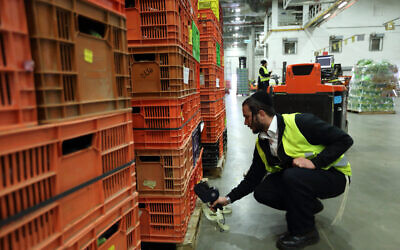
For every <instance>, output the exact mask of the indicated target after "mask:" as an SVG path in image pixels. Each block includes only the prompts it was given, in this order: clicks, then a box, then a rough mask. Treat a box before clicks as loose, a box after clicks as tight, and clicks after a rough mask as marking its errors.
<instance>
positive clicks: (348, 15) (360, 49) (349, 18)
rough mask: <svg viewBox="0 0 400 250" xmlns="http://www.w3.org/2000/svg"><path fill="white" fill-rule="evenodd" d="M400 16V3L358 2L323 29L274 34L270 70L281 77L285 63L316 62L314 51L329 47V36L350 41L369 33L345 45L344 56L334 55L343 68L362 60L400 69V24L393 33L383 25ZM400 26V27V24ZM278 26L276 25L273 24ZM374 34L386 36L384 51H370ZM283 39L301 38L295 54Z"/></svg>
mask: <svg viewBox="0 0 400 250" xmlns="http://www.w3.org/2000/svg"><path fill="white" fill-rule="evenodd" d="M273 7H274V6H273ZM399 13H400V1H398V0H358V1H357V2H356V3H355V4H353V5H352V6H350V7H349V8H348V9H346V10H344V11H342V12H341V13H339V14H338V15H337V16H336V17H334V18H332V19H331V20H328V21H327V22H325V23H324V24H322V25H321V26H320V27H317V28H314V29H309V30H306V31H285V32H272V34H271V35H270V36H269V37H268V39H267V40H266V43H268V49H269V51H268V53H267V54H268V55H269V57H268V60H269V62H270V63H269V68H271V69H272V70H273V71H274V73H278V74H279V75H280V74H281V72H282V62H283V61H287V63H288V64H294V63H306V62H314V61H315V56H314V51H317V50H320V49H322V48H324V47H329V36H332V35H335V36H343V38H348V37H351V36H353V35H357V34H365V37H364V41H357V39H356V41H355V42H354V43H353V42H352V41H351V39H350V40H349V41H348V43H347V45H343V47H342V52H341V53H330V54H333V55H334V56H335V62H336V63H341V64H342V67H347V66H350V67H351V66H353V65H354V64H355V63H356V62H357V61H358V60H360V59H363V58H371V59H374V60H378V61H381V60H382V59H386V60H389V61H390V62H392V63H396V64H397V65H398V66H400V46H399V45H398V44H399V41H400V25H396V26H395V30H391V31H386V30H385V27H384V26H383V23H385V22H387V21H390V20H392V19H394V18H397V17H399ZM273 21H274V18H273ZM396 23H397V24H399V21H397V22H396ZM274 27H275V28H276V25H274V23H273V27H272V28H274ZM278 28H282V27H278ZM285 28H287V27H285ZM295 28H296V27H295ZM371 33H382V34H384V38H383V50H382V51H369V36H370V34H371ZM283 38H297V39H298V42H297V53H296V54H295V55H284V54H283V44H282V39H283Z"/></svg>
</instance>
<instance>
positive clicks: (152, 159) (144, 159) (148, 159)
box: [139, 156, 161, 162]
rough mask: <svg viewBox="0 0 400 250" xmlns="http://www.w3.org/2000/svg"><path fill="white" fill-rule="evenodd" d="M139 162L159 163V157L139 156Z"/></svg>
mask: <svg viewBox="0 0 400 250" xmlns="http://www.w3.org/2000/svg"><path fill="white" fill-rule="evenodd" d="M139 159H140V161H141V162H161V157H160V156H139Z"/></svg>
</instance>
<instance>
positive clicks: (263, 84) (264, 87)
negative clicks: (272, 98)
mask: <svg viewBox="0 0 400 250" xmlns="http://www.w3.org/2000/svg"><path fill="white" fill-rule="evenodd" d="M268 86H269V80H268V81H265V82H261V81H258V86H257V90H262V91H267V89H268Z"/></svg>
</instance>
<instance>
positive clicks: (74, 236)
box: [0, 189, 138, 249]
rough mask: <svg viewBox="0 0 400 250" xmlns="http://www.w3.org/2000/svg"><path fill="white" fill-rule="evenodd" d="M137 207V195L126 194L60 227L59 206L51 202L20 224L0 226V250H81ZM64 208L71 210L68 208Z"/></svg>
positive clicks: (132, 193)
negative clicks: (35, 249)
mask: <svg viewBox="0 0 400 250" xmlns="http://www.w3.org/2000/svg"><path fill="white" fill-rule="evenodd" d="M131 190H133V189H131ZM87 198H88V197H87ZM84 203H85V201H81V202H80V204H76V205H75V207H74V208H76V206H84V205H85V204H84ZM137 204H138V203H137V193H136V194H135V193H134V192H130V193H129V195H127V196H126V197H125V198H124V199H123V200H122V201H120V202H119V203H112V202H111V203H108V202H105V203H104V204H102V205H100V206H98V207H96V209H95V210H93V209H92V210H90V211H88V213H87V214H84V215H82V217H81V218H80V220H79V221H77V222H74V223H73V224H69V225H68V226H63V225H62V221H61V220H62V219H63V218H62V216H61V215H60V212H59V211H60V209H61V207H60V204H58V203H57V202H54V203H52V204H50V205H48V206H46V207H43V208H41V209H39V210H37V211H35V212H33V213H31V214H29V215H27V216H25V217H24V219H23V220H21V221H18V222H16V223H14V224H12V225H10V226H6V227H2V230H1V232H0V248H1V249H31V248H38V249H56V248H57V249H58V248H60V247H61V248H63V249H81V247H84V246H86V245H88V244H89V243H88V242H93V238H94V236H96V235H98V234H100V233H102V230H105V229H106V228H107V226H108V225H112V224H114V223H115V221H117V220H118V219H120V218H121V217H122V216H123V215H124V214H126V213H128V212H129V211H131V210H132V208H135V206H136V208H137ZM68 209H69V211H72V210H71V209H72V208H68ZM89 212H90V213H89ZM136 214H137V213H136ZM136 218H138V215H136Z"/></svg>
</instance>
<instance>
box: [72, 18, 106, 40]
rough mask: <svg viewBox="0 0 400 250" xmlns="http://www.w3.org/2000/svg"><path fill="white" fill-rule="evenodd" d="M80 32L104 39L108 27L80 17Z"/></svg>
mask: <svg viewBox="0 0 400 250" xmlns="http://www.w3.org/2000/svg"><path fill="white" fill-rule="evenodd" d="M78 27H79V32H81V33H84V34H88V35H91V36H94V37H97V38H101V39H103V38H104V36H105V34H106V25H105V24H104V23H100V22H97V21H95V20H92V19H89V18H87V17H84V16H78Z"/></svg>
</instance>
